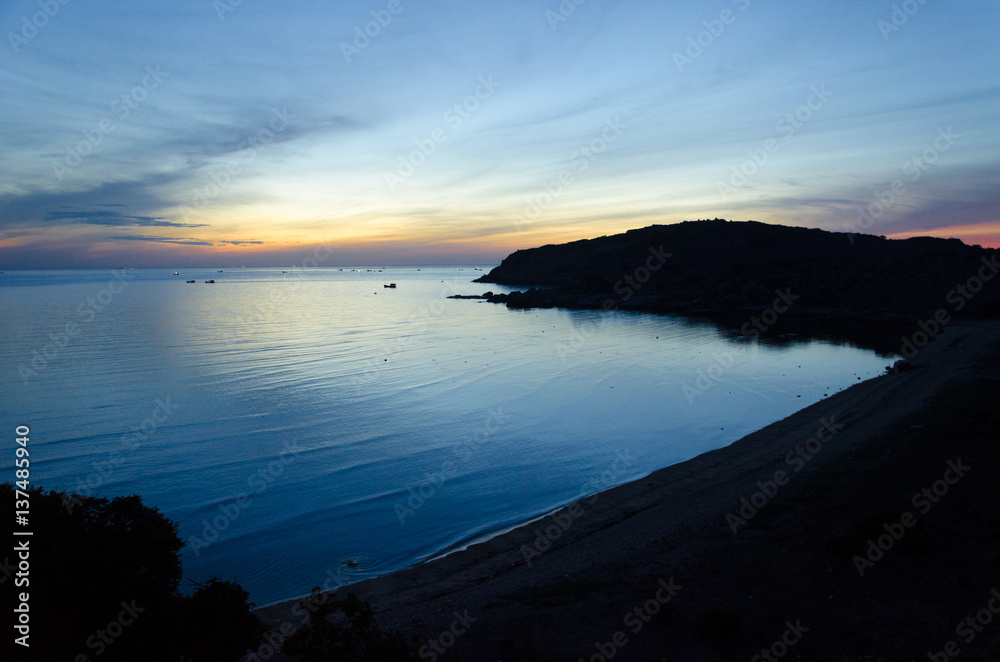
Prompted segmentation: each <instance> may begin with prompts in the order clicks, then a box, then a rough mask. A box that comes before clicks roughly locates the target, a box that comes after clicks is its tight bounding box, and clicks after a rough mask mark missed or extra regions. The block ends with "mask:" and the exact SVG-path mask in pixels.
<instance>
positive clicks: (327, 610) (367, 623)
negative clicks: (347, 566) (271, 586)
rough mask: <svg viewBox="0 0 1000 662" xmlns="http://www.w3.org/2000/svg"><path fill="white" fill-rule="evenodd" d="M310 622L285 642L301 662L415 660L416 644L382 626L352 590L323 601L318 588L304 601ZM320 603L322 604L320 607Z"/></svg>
mask: <svg viewBox="0 0 1000 662" xmlns="http://www.w3.org/2000/svg"><path fill="white" fill-rule="evenodd" d="M302 605H303V608H304V609H305V610H306V611H309V612H310V619H309V623H308V624H307V625H305V626H303V627H302V628H301V629H299V631H298V632H296V633H295V634H293V635H292V636H291V637H289V638H288V640H287V641H286V642H285V645H284V646H283V650H284V652H285V653H287V654H288V655H292V656H294V657H297V658H298V659H300V660H302V662H398V661H404V660H411V659H414V657H413V651H414V650H415V646H414V645H413V643H412V642H407V640H406V638H405V637H404V636H403V635H402V634H401V633H399V632H396V631H395V630H390V631H385V630H382V629H381V628H380V627H379V624H378V622H377V621H376V620H375V614H374V613H373V612H372V608H371V605H369V604H368V603H367V602H365V601H363V600H361V599H360V598H358V597H357V596H356V595H354V594H353V593H351V594H349V595H348V596H347V597H346V598H344V599H342V600H324V599H323V596H321V595H320V594H319V589H313V595H312V596H310V597H309V598H307V599H306V600H304V601H303V602H302ZM317 605H319V606H317Z"/></svg>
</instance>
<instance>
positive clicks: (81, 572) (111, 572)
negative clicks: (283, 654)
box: [0, 483, 263, 662]
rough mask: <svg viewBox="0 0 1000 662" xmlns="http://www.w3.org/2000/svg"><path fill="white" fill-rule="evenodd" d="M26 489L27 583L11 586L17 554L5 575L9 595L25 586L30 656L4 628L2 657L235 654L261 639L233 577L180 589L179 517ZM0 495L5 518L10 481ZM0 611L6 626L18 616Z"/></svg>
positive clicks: (135, 501) (78, 661)
mask: <svg viewBox="0 0 1000 662" xmlns="http://www.w3.org/2000/svg"><path fill="white" fill-rule="evenodd" d="M28 493H29V502H30V515H29V517H30V519H29V524H30V526H29V530H31V531H32V532H33V534H34V535H33V536H31V537H30V538H29V540H30V542H29V549H30V553H29V559H28V563H29V564H30V578H29V579H30V583H29V584H27V585H23V582H22V583H21V585H17V586H14V584H15V580H16V579H17V577H16V576H12V575H14V573H15V570H12V568H16V566H17V564H18V562H19V561H18V559H17V557H16V554H12V555H11V556H10V557H8V560H7V561H6V562H5V567H6V568H7V569H8V570H10V573H8V574H6V575H5V583H6V582H9V584H8V585H9V586H10V587H11V589H12V591H11V593H13V594H14V595H15V597H17V596H18V595H19V594H20V593H22V592H25V593H28V596H29V606H30V626H31V634H30V639H29V643H30V645H31V647H30V658H29V657H27V654H28V653H29V650H27V649H24V648H23V647H21V646H18V645H15V644H14V643H13V641H12V639H13V638H12V637H9V636H8V637H5V638H4V644H3V649H4V650H5V651H6V652H5V653H3V654H2V655H0V657H3V659H5V660H12V659H13V660H19V659H32V660H62V661H66V660H72V661H73V662H89V661H91V660H95V659H99V660H101V662H104V661H113V660H130V661H131V660H144V661H153V662H155V661H158V660H163V661H165V662H166V661H169V662H176V661H177V660H178V659H179V656H180V655H185V659H190V660H193V661H194V662H201V661H202V660H206V661H208V660H210V661H212V662H215V661H225V660H232V661H233V662H235V660H237V659H239V657H240V656H241V655H242V654H243V653H244V652H245V651H246V649H247V648H249V647H250V646H251V645H253V644H255V643H256V642H258V641H259V640H260V635H261V633H262V632H263V625H262V624H261V623H260V621H259V620H258V619H257V617H256V616H255V615H254V614H253V613H252V612H251V607H252V605H251V604H250V603H249V602H247V597H248V594H247V592H246V591H244V590H243V588H242V587H240V586H239V584H236V583H233V582H224V581H219V580H218V579H217V578H214V577H213V578H211V579H209V580H208V581H207V582H205V583H204V584H202V585H199V586H198V587H197V588H196V590H195V591H194V593H193V594H192V595H191V596H184V595H182V594H181V593H180V592H179V590H178V589H179V585H180V581H181V576H182V571H181V562H180V556H179V552H180V550H181V548H182V547H183V546H184V543H183V542H182V541H181V540H180V538H178V536H177V525H176V524H175V523H174V522H172V521H171V520H170V519H168V518H167V517H165V516H164V515H163V514H162V513H160V512H159V511H158V510H157V509H156V508H150V507H147V506H144V505H143V504H142V500H141V498H140V497H138V496H129V497H118V498H115V499H110V500H109V499H99V498H93V497H74V498H73V499H72V500H70V499H68V498H67V497H66V495H64V494H62V493H60V492H54V491H50V492H46V491H44V490H43V489H41V488H33V489H31V490H29V491H28ZM0 497H2V498H0V509H2V514H3V519H4V521H6V522H12V521H13V520H14V510H15V488H14V486H13V485H11V484H9V483H3V484H0ZM5 614H6V619H7V621H8V626H7V628H6V631H7V632H8V633H10V632H12V631H13V627H12V626H13V625H14V623H15V622H14V621H13V616H16V614H13V612H12V611H11V610H10V609H8V610H6V611H5Z"/></svg>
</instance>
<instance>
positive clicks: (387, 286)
mask: <svg viewBox="0 0 1000 662" xmlns="http://www.w3.org/2000/svg"><path fill="white" fill-rule="evenodd" d="M382 287H386V288H389V289H390V290H394V289H396V284H395V283H389V284H388V285H383V286H382Z"/></svg>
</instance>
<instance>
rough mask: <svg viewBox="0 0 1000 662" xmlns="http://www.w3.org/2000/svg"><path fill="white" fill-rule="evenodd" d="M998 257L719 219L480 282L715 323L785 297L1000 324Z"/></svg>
mask: <svg viewBox="0 0 1000 662" xmlns="http://www.w3.org/2000/svg"><path fill="white" fill-rule="evenodd" d="M997 256H998V252H997V251H996V250H993V249H984V248H981V247H978V246H967V245H966V244H964V243H962V242H961V241H959V240H957V239H936V238H930V237H918V238H913V239H907V240H889V239H885V238H882V237H876V236H872V235H861V234H846V233H835V232H827V231H824V230H815V229H806V228H793V227H785V226H779V225H770V224H766V223H757V222H754V221H747V222H732V221H725V220H719V219H716V220H712V221H689V222H685V223H679V224H675V225H654V226H651V227H647V228H642V229H639V230H631V231H629V232H626V233H624V234H619V235H613V236H609V237H599V238H596V239H586V240H582V241H574V242H571V243H568V244H560V245H547V246H541V247H539V248H531V249H526V250H519V251H517V252H515V253H513V254H511V255H510V256H508V257H507V258H506V259H505V260H503V262H502V264H501V265H500V266H499V267H497V268H495V269H493V270H492V271H491V272H490V273H489V274H487V275H485V276H483V277H482V278H480V279H478V280H477V281H476V282H481V283H495V284H500V285H509V286H514V287H518V286H520V287H525V286H528V287H530V288H531V289H529V290H527V291H526V292H520V293H519V292H513V293H511V294H509V295H507V294H500V295H493V296H489V297H488V299H489V300H490V301H493V302H495V303H505V304H507V305H508V306H510V307H512V308H534V307H552V306H557V307H566V308H602V307H604V308H611V309H627V310H649V311H659V312H677V313H694V314H709V315H710V314H715V313H728V312H736V311H742V310H753V309H762V308H765V307H770V306H771V305H772V303H773V302H774V301H775V299H776V296H777V292H779V291H780V292H784V293H786V295H788V296H789V297H791V298H792V300H793V304H792V305H791V310H792V313H793V314H799V315H818V316H823V317H837V318H866V319H884V320H893V319H895V320H911V321H912V320H913V319H914V318H915V317H916V316H921V315H933V314H934V312H935V311H937V310H939V309H943V310H945V311H946V312H947V313H948V314H953V313H959V312H960V313H962V314H963V315H967V316H970V317H997V316H1000V288H997V287H991V286H989V285H990V281H992V280H993V278H994V277H995V276H996V272H997ZM976 290H978V292H974V291H976Z"/></svg>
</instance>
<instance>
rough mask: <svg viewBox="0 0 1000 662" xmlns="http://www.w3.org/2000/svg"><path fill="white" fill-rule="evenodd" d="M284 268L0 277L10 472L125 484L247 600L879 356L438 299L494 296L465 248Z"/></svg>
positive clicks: (395, 550)
mask: <svg viewBox="0 0 1000 662" xmlns="http://www.w3.org/2000/svg"><path fill="white" fill-rule="evenodd" d="M483 266H484V267H485V265H483ZM486 270H487V271H488V267H487V269H486ZM285 271H287V273H286V272H285ZM285 271H283V270H282V269H280V268H279V269H224V270H223V272H222V273H219V272H218V271H217V270H215V269H211V270H208V269H200V270H192V269H180V270H179V272H180V273H179V275H177V276H175V275H173V270H129V271H122V272H111V271H59V272H54V271H50V272H24V271H21V272H7V273H6V274H3V275H0V311H2V315H0V337H2V349H0V351H2V366H3V370H2V376H0V400H2V407H3V410H2V419H3V423H4V429H5V430H6V432H7V434H8V436H9V437H13V436H14V429H15V427H16V426H18V425H27V426H30V428H31V443H32V444H33V448H32V455H31V459H32V465H31V466H32V471H33V473H32V480H33V483H34V484H35V485H43V486H44V487H46V488H50V489H59V490H67V491H75V492H79V493H81V494H91V495H97V496H102V497H113V496H118V495H128V494H140V495H141V496H142V497H143V500H144V502H145V503H146V504H147V505H150V506H155V507H157V508H159V509H160V510H161V511H162V512H163V513H164V514H166V515H167V516H168V517H170V518H171V519H173V520H174V521H176V522H177V523H178V525H179V534H180V536H181V537H182V538H183V539H184V540H185V542H186V543H187V546H186V547H185V548H184V550H183V552H182V556H183V563H184V570H185V574H186V576H187V577H188V578H190V579H193V580H204V579H206V578H207V577H209V576H211V575H217V576H219V577H221V578H223V579H233V578H236V579H237V580H238V581H239V582H240V583H242V584H243V585H244V587H246V588H247V589H248V590H249V591H250V593H251V598H252V599H253V600H254V601H255V602H256V603H257V604H258V605H263V604H268V603H272V602H275V601H278V600H282V599H288V598H293V597H297V596H301V595H305V594H307V593H308V592H309V590H310V588H311V587H313V586H315V585H321V584H323V583H325V582H327V583H328V581H329V578H330V577H336V578H337V580H336V581H338V582H346V581H353V580H356V579H361V578H364V577H367V576H371V575H375V574H380V573H386V572H390V571H392V570H396V569H399V568H403V567H406V566H409V565H412V564H414V563H417V562H419V561H421V560H425V559H428V558H431V557H433V556H436V555H439V554H441V553H444V552H446V551H448V550H452V549H456V548H459V547H461V546H463V545H467V544H469V542H471V541H474V540H477V539H480V538H483V537H486V536H488V535H490V534H493V533H496V532H498V531H502V530H505V529H508V528H510V527H511V526H513V525H515V524H517V523H519V522H524V521H525V520H528V519H531V518H533V517H536V516H538V515H540V514H542V513H545V512H547V511H549V510H551V509H553V508H554V507H557V506H560V505H564V504H566V503H569V502H571V501H573V500H574V499H576V498H578V497H579V496H581V495H585V494H591V493H594V492H597V491H600V490H603V489H606V488H608V487H612V486H614V485H618V484H621V483H624V482H626V481H630V480H633V479H636V478H639V477H641V476H643V475H646V474H648V473H650V472H652V471H654V470H656V469H659V468H661V467H664V466H667V465H669V464H672V463H676V462H679V461H682V460H684V459H687V458H690V457H693V456H696V455H698V454H700V453H703V452H705V451H708V450H711V449H714V448H719V447H722V446H725V445H727V444H729V443H732V442H733V441H735V440H736V439H738V438H740V437H742V436H743V435H745V434H747V433H749V432H752V431H754V430H756V429H759V428H761V427H763V426H764V425H767V424H768V423H771V422H773V421H775V420H778V419H780V418H782V417H784V416H787V415H789V414H791V413H792V412H794V411H796V410H798V409H801V408H803V407H805V406H806V405H809V404H812V403H814V402H816V401H818V400H821V399H822V398H823V397H824V396H825V395H828V394H832V393H834V392H835V391H837V390H840V389H842V388H846V387H847V386H849V385H851V384H853V383H856V382H857V381H858V378H859V377H860V378H868V377H872V376H875V375H877V374H879V373H880V372H881V370H882V369H883V367H884V366H885V364H886V359H885V358H884V357H879V356H878V355H876V354H875V353H874V352H872V351H869V350H864V349H858V348H855V347H851V346H848V345H843V344H840V345H838V344H833V343H829V342H823V341H817V340H813V341H803V342H793V343H791V344H786V345H783V346H780V347H776V346H767V345H763V344H758V343H754V342H750V341H749V339H748V338H745V337H732V335H731V334H727V333H726V332H723V331H720V330H719V329H717V328H716V327H715V326H713V325H711V324H708V323H703V322H692V321H686V320H684V319H681V318H676V317H658V316H652V315H646V314H626V313H615V312H609V313H604V312H597V311H583V312H581V311H561V310H533V311H511V310H507V309H506V308H505V307H503V306H498V305H493V304H488V303H483V302H480V301H468V300H449V299H447V298H446V297H447V296H449V295H451V294H455V293H459V294H480V293H482V292H483V291H484V290H485V289H493V290H494V291H504V288H498V287H494V286H483V285H479V284H475V283H472V282H471V280H472V279H473V278H475V277H477V276H479V275H481V273H480V272H478V271H474V270H473V268H472V267H457V268H456V267H448V268H443V267H423V268H420V269H419V270H418V269H417V268H416V267H406V268H388V269H386V270H385V271H384V272H379V271H378V268H374V269H373V270H372V271H368V268H361V269H360V270H356V269H354V268H351V269H348V268H344V269H343V270H342V271H340V270H338V269H337V268H332V269H329V268H328V269H313V270H310V271H308V272H306V273H299V272H297V271H296V270H294V269H291V268H289V269H288V270H285ZM210 279H214V280H215V281H216V282H215V284H206V283H205V282H204V281H205V280H210ZM187 280H195V281H196V282H195V283H193V284H188V283H186V282H185V281H187ZM388 283H396V284H397V285H398V287H397V288H395V289H387V288H385V287H383V285H385V284H388ZM4 479H5V480H12V479H13V472H12V471H11V472H10V475H9V477H5V478H4Z"/></svg>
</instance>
